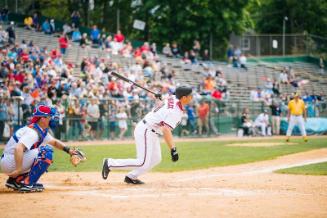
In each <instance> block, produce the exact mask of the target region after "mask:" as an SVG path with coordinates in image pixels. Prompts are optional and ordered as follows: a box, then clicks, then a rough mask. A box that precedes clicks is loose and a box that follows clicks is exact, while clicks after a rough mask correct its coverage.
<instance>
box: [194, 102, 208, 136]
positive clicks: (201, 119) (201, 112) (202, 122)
mask: <svg viewBox="0 0 327 218" xmlns="http://www.w3.org/2000/svg"><path fill="white" fill-rule="evenodd" d="M197 116H198V134H199V136H202V133H203V132H202V131H203V127H204V128H205V129H206V133H207V134H209V105H208V103H206V102H205V101H204V100H202V101H201V103H200V105H199V106H198V108H197Z"/></svg>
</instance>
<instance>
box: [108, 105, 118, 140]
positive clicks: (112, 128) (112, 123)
mask: <svg viewBox="0 0 327 218" xmlns="http://www.w3.org/2000/svg"><path fill="white" fill-rule="evenodd" d="M116 113H117V107H116V105H115V103H113V102H112V103H111V104H110V109H109V132H110V139H115V138H116V127H117V117H116Z"/></svg>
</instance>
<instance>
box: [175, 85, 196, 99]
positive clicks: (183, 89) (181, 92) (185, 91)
mask: <svg viewBox="0 0 327 218" xmlns="http://www.w3.org/2000/svg"><path fill="white" fill-rule="evenodd" d="M191 93H192V88H191V87H188V86H179V87H177V88H176V90H175V95H176V98H178V99H181V98H182V97H183V96H188V95H190V94H191Z"/></svg>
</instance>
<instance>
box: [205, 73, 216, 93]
mask: <svg viewBox="0 0 327 218" xmlns="http://www.w3.org/2000/svg"><path fill="white" fill-rule="evenodd" d="M215 86H216V82H215V80H214V78H213V77H212V76H211V75H208V76H207V78H206V79H205V80H204V93H206V94H211V93H212V92H213V91H214V89H215Z"/></svg>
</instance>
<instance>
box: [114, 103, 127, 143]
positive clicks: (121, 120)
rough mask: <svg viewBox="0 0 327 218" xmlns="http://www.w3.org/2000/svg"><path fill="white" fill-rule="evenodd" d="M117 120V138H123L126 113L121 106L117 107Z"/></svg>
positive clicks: (125, 126)
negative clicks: (118, 130) (118, 131)
mask: <svg viewBox="0 0 327 218" xmlns="http://www.w3.org/2000/svg"><path fill="white" fill-rule="evenodd" d="M116 117H117V120H118V127H119V129H120V133H119V139H121V140H122V139H123V137H124V135H125V133H126V131H127V118H128V117H127V113H126V111H125V109H124V108H123V107H121V108H119V112H118V113H117V114H116Z"/></svg>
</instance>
